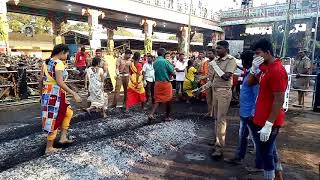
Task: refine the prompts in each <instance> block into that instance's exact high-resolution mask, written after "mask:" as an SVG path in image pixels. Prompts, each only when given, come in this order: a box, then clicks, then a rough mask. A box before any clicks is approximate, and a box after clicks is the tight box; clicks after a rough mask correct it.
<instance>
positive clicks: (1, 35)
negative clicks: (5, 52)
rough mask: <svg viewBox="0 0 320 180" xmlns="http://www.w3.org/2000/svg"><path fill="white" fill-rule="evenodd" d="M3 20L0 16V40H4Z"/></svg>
mask: <svg viewBox="0 0 320 180" xmlns="http://www.w3.org/2000/svg"><path fill="white" fill-rule="evenodd" d="M4 23H5V22H4V21H2V19H1V18H0V40H1V41H6V33H5V30H4Z"/></svg>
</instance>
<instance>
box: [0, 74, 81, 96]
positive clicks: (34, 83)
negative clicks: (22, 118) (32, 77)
mask: <svg viewBox="0 0 320 180" xmlns="http://www.w3.org/2000/svg"><path fill="white" fill-rule="evenodd" d="M66 70H67V71H77V70H76V69H66ZM32 72H40V70H38V69H29V70H26V73H32ZM8 73H18V71H0V74H8ZM65 82H66V83H81V82H84V80H78V79H68V80H66V81H65ZM38 84H39V82H38V81H37V82H27V85H28V86H30V85H38ZM7 87H13V88H15V91H16V90H17V88H18V87H17V82H16V84H14V83H13V82H12V83H9V84H0V88H7ZM31 97H32V95H31Z"/></svg>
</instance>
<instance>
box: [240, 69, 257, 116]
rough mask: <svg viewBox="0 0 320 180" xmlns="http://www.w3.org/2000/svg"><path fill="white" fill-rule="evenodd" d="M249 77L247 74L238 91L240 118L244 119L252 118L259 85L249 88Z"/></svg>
mask: <svg viewBox="0 0 320 180" xmlns="http://www.w3.org/2000/svg"><path fill="white" fill-rule="evenodd" d="M249 76H250V73H247V74H246V76H245V77H244V80H243V83H242V87H241V89H240V116H241V117H245V118H246V117H250V116H253V114H254V112H255V109H256V99H257V96H258V91H259V85H254V86H251V87H250V86H249V84H248V80H249Z"/></svg>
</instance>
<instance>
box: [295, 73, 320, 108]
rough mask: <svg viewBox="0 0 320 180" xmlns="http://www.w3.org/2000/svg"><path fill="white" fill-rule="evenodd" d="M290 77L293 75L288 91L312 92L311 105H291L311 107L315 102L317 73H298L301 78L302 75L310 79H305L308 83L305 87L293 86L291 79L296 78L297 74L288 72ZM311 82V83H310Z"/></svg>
mask: <svg viewBox="0 0 320 180" xmlns="http://www.w3.org/2000/svg"><path fill="white" fill-rule="evenodd" d="M290 76H291V77H294V78H292V79H291V85H290V91H297V92H299V91H300V92H305V93H312V101H311V106H306V105H305V104H306V103H305V104H304V105H297V104H291V105H293V106H301V107H307V108H312V107H313V105H314V102H315V93H316V86H317V85H316V83H317V82H316V77H317V75H310V74H299V77H301V78H303V77H308V78H310V79H307V80H306V81H308V83H307V84H308V85H307V87H306V88H303V89H301V88H296V87H295V86H296V85H295V81H293V80H297V78H296V77H297V74H290ZM312 84H313V85H312ZM304 96H305V95H304Z"/></svg>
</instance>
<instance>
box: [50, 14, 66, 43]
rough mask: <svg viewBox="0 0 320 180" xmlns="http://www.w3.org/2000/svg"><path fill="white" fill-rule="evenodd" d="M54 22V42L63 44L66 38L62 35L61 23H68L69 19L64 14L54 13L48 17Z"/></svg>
mask: <svg viewBox="0 0 320 180" xmlns="http://www.w3.org/2000/svg"><path fill="white" fill-rule="evenodd" d="M47 18H48V19H49V20H50V21H51V23H52V33H53V36H54V37H53V44H54V45H57V44H63V43H65V42H64V38H63V37H62V36H61V25H62V23H63V22H64V23H67V19H66V18H65V17H63V16H55V15H54V14H52V15H49V17H47Z"/></svg>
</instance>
